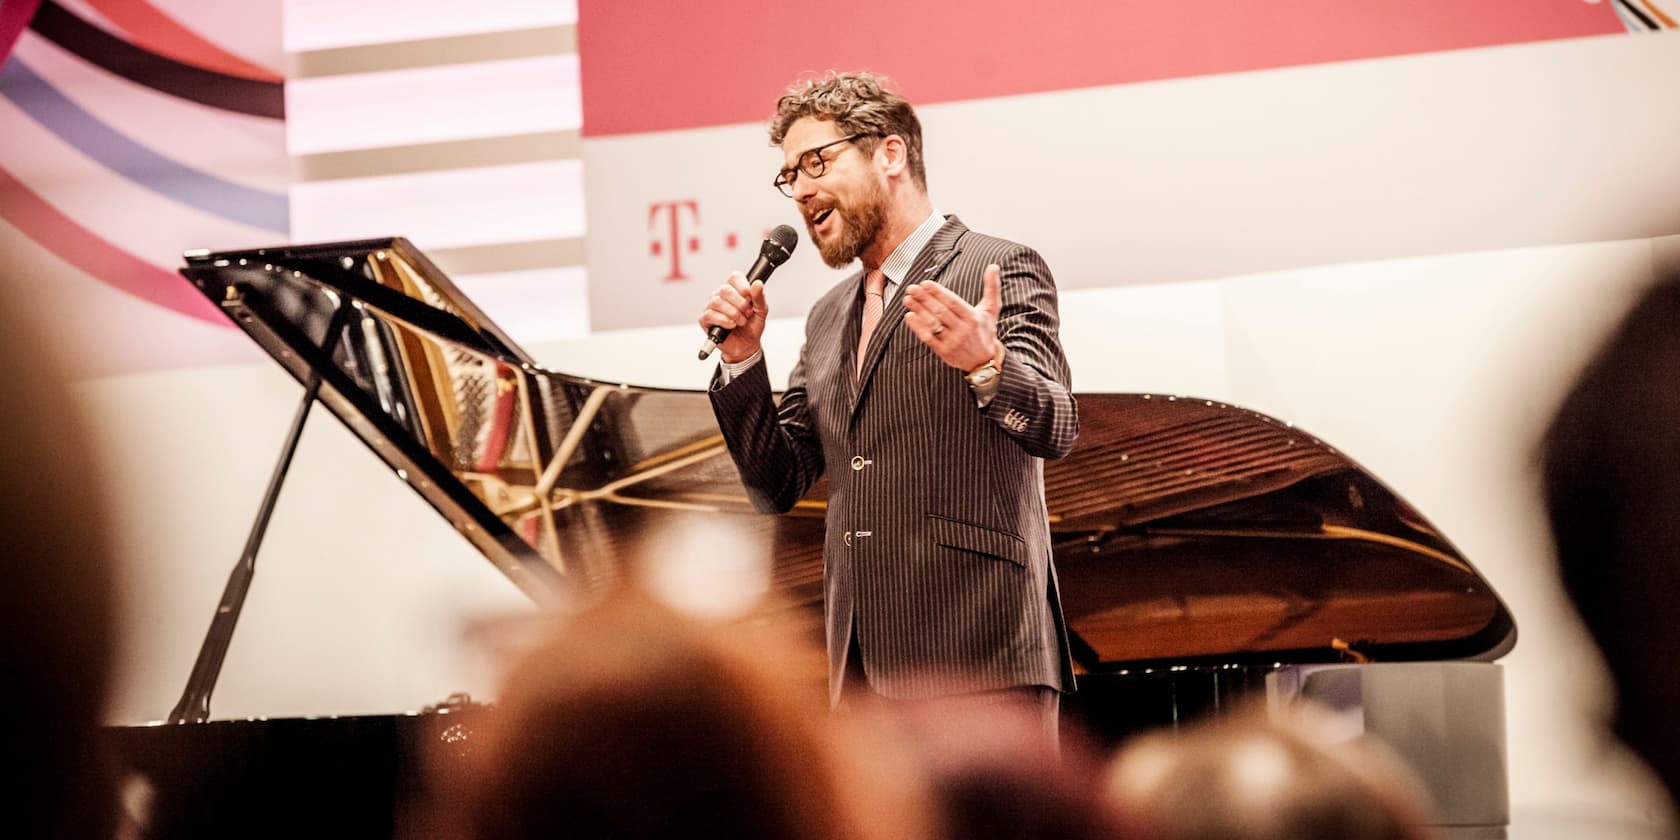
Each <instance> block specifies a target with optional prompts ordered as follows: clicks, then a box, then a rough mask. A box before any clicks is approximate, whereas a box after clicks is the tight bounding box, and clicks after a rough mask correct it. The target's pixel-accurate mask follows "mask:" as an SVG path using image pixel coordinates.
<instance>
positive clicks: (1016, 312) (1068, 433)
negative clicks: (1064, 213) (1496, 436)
mask: <svg viewBox="0 0 1680 840" xmlns="http://www.w3.org/2000/svg"><path fill="white" fill-rule="evenodd" d="M997 263H998V266H999V268H1000V269H1002V277H1001V279H1002V286H1003V288H1002V309H1001V311H1000V312H999V313H998V337H999V338H1000V339H1001V340H1002V341H1003V346H1004V356H1003V370H1002V371H1001V375H1000V376H999V377H998V390H997V394H996V395H994V396H993V397H992V400H991V402H989V403H987V404H986V409H985V411H986V415H987V417H989V418H991V420H992V421H993V422H995V423H997V424H998V425H999V426H1001V427H1002V428H1003V430H1004V431H1005V432H1007V433H1008V434H1009V435H1010V437H1012V438H1014V439H1015V441H1016V442H1017V443H1019V444H1020V445H1021V447H1022V448H1023V449H1025V450H1026V451H1027V452H1028V453H1029V454H1031V455H1034V456H1037V457H1039V458H1047V459H1055V458H1060V457H1062V456H1064V455H1066V454H1068V452H1070V451H1072V450H1073V444H1074V441H1075V440H1076V439H1078V437H1079V407H1078V405H1077V404H1076V403H1075V402H1074V399H1073V390H1072V389H1073V381H1072V373H1071V371H1070V370H1069V368H1068V363H1067V357H1066V356H1065V355H1064V354H1063V352H1062V342H1061V337H1060V327H1061V315H1060V313H1059V312H1058V311H1057V304H1056V282H1055V280H1054V279H1053V278H1052V277H1051V276H1050V267H1049V266H1048V265H1046V264H1045V262H1044V259H1043V258H1042V257H1040V256H1039V255H1038V253H1037V252H1036V251H1033V250H1032V249H1031V248H1025V247H1018V248H1017V249H1016V250H1014V251H1011V252H1010V253H1008V254H1007V255H1005V256H1004V257H1003V259H1000V260H997Z"/></svg>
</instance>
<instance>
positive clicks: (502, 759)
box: [420, 588, 922, 840]
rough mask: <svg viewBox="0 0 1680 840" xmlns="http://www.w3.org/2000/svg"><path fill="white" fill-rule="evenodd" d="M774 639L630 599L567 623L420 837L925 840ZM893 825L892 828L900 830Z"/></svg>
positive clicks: (906, 806)
mask: <svg viewBox="0 0 1680 840" xmlns="http://www.w3.org/2000/svg"><path fill="white" fill-rule="evenodd" d="M805 659H807V657H805V654H804V652H803V651H802V650H800V646H799V645H797V644H794V643H793V642H792V641H790V640H789V639H788V638H787V637H785V636H782V635H780V634H779V633H778V631H776V630H775V625H774V624H773V623H771V622H755V621H750V620H749V621H735V622H728V623H722V622H707V621H704V620H701V619H698V618H696V617H693V616H692V615H689V614H685V613H682V612H679V611H677V610H675V609H672V608H671V607H669V606H667V605H666V604H665V603H664V602H662V601H659V600H657V599H655V598H653V597H651V596H649V595H647V594H645V592H644V591H643V590H640V589H635V588H624V589H620V590H618V591H615V592H614V593H612V594H610V595H608V596H607V597H606V598H604V599H603V600H601V601H599V602H598V603H595V604H594V605H592V606H589V607H586V608H583V609H581V610H579V611H577V612H574V613H571V614H567V615H563V616H559V617H558V618H557V623H556V624H555V626H554V627H553V629H552V632H549V633H547V634H546V635H545V636H544V637H543V638H542V639H541V640H540V641H539V642H537V643H536V644H534V645H533V646H531V647H530V648H529V649H528V650H527V651H526V652H525V653H524V654H523V656H521V657H520V658H519V659H517V660H516V661H515V662H513V663H512V665H511V667H510V669H509V670H508V672H507V676H506V679H505V681H504V682H503V685H502V687H501V690H500V691H499V693H498V696H497V697H496V699H495V700H494V701H493V703H492V704H491V707H490V708H489V710H488V711H486V712H484V713H482V714H481V715H479V717H478V720H477V721H476V722H475V723H474V726H473V728H474V735H473V743H472V746H471V748H470V753H469V754H468V755H467V756H466V758H465V760H464V761H463V762H459V763H454V764H452V765H451V766H452V767H455V768H456V769H457V770H461V771H463V772H460V773H459V777H458V778H457V779H455V780H454V781H451V780H449V779H444V780H441V781H440V782H439V783H438V784H436V785H435V786H434V787H435V790H436V791H438V792H439V793H438V794H434V795H435V796H437V797H438V798H440V799H441V800H444V801H440V802H439V803H437V805H438V807H435V808H432V809H429V811H428V812H427V813H426V815H425V816H424V817H423V818H422V819H421V821H420V828H421V831H420V833H421V834H423V835H424V836H427V837H456V838H461V840H469V839H470V840H516V838H517V839H518V840H524V838H533V837H614V838H662V837H670V838H679V837H681V838H686V837H695V836H715V837H731V838H790V839H792V840H797V838H813V839H815V838H839V839H840V840H846V838H881V837H910V838H916V837H920V836H922V834H921V830H920V829H919V828H917V827H916V819H915V818H916V815H917V814H918V813H919V811H918V810H917V808H916V803H915V790H916V788H915V786H913V785H910V786H905V785H898V784H895V783H894V780H893V779H892V778H891V777H890V775H881V774H876V773H872V772H871V771H870V768H869V767H868V765H867V764H866V758H867V757H865V756H861V755H858V754H856V753H853V752H850V751H848V750H847V749H846V746H845V745H844V744H842V742H841V741H840V740H839V739H838V738H837V737H836V733H835V731H834V730H833V728H832V726H831V719H830V716H829V714H828V710H827V707H826V703H825V698H824V696H823V694H822V692H821V690H820V684H816V683H812V682H810V681H808V680H801V679H797V678H795V677H792V676H789V675H788V674H786V673H782V672H781V669H782V668H784V667H789V668H799V667H804V666H803V665H801V664H794V663H798V662H803V661H804V660H805ZM901 817H902V818H903V820H904V821H903V822H900V818H901Z"/></svg>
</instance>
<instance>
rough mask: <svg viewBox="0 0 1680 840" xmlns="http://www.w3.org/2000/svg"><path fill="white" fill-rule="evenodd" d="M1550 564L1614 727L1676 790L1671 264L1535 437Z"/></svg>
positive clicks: (1676, 442) (1679, 281) (1678, 694)
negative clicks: (1575, 617)
mask: <svg viewBox="0 0 1680 840" xmlns="http://www.w3.org/2000/svg"><path fill="white" fill-rule="evenodd" d="M1541 460H1542V484H1543V492H1544V494H1545V502H1546V509H1547V512H1548V515H1549V516H1550V519H1551V526H1552V533H1553V537H1554V540H1555V542H1556V548H1557V561H1558V571H1559V573H1560V575H1561V577H1562V581H1563V586H1564V589H1565V590H1566V591H1567V592H1568V594H1569V597H1570V598H1571V599H1572V601H1573V602H1574V605H1575V607H1576V610H1577V611H1578V612H1579V613H1580V616H1581V620H1582V621H1583V622H1584V623H1585V625H1586V628H1587V631H1588V632H1589V633H1590V634H1591V635H1592V638H1593V640H1594V641H1595V642H1596V643H1597V645H1598V648H1599V650H1600V651H1601V652H1602V653H1603V655H1604V661H1605V664H1606V665H1607V666H1608V667H1609V670H1610V675H1611V678H1612V680H1613V682H1614V684H1615V690H1616V710H1615V717H1614V723H1613V727H1614V730H1615V732H1616V734H1617V736H1618V737H1620V738H1621V739H1622V740H1623V741H1624V742H1626V743H1627V744H1628V745H1629V746H1630V747H1631V748H1632V749H1633V750H1634V751H1635V752H1636V753H1637V754H1638V755H1639V756H1640V757H1641V758H1643V759H1644V760H1645V762H1646V763H1647V764H1648V765H1649V766H1650V767H1651V768H1652V769H1653V770H1654V771H1655V772H1656V775H1657V776H1658V777H1659V778H1660V779H1661V781H1662V782H1663V784H1664V785H1665V786H1666V787H1667V788H1668V792H1669V794H1670V796H1671V797H1673V796H1676V795H1680V723H1677V722H1676V720H1675V714H1676V710H1680V655H1676V654H1675V653H1674V647H1673V644H1672V640H1671V639H1670V638H1669V635H1668V634H1669V633H1670V632H1671V631H1672V630H1673V627H1674V622H1673V615H1674V609H1675V607H1674V605H1675V604H1676V603H1680V269H1671V270H1670V271H1668V272H1667V273H1665V274H1663V275H1661V276H1660V277H1659V279H1658V280H1657V282H1656V283H1655V284H1654V285H1653V286H1651V287H1650V288H1649V289H1647V290H1646V291H1645V292H1644V293H1643V295H1642V296H1641V297H1640V298H1639V299H1638V300H1637V302H1636V303H1635V304H1634V306H1633V307H1632V308H1631V309H1630V310H1629V311H1628V313H1627V314H1626V315H1625V316H1624V318H1623V320H1622V321H1621V323H1620V324H1619V325H1618V327H1617V328H1616V329H1615V330H1614V331H1613V332H1612V333H1611V334H1610V336H1609V338H1608V339H1606V341H1605V342H1604V343H1603V345H1602V346H1601V347H1600V348H1599V350H1598V351H1597V353H1596V355H1595V356H1594V357H1593V358H1592V359H1591V361H1590V362H1589V363H1588V365H1587V366H1586V368H1585V369H1584V370H1583V371H1582V373H1581V374H1580V375H1579V376H1578V377H1577V379H1576V380H1575V382H1574V383H1573V385H1572V386H1571V388H1570V390H1569V391H1568V393H1567V395H1566V396H1565V398H1564V400H1563V403H1562V406H1561V407H1560V408H1559V409H1558V411H1557V414H1556V415H1555V416H1554V417H1553V419H1552V422H1551V425H1550V427H1549V429H1548V430H1547V432H1546V434H1545V437H1544V438H1543V441H1542V444H1541Z"/></svg>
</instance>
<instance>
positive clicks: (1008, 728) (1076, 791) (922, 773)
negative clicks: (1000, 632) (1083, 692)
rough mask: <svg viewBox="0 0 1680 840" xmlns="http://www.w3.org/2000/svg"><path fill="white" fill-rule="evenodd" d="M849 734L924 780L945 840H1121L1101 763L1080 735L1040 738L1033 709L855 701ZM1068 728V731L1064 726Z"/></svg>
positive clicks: (946, 701) (978, 702)
mask: <svg viewBox="0 0 1680 840" xmlns="http://www.w3.org/2000/svg"><path fill="white" fill-rule="evenodd" d="M841 721H842V722H843V724H844V725H845V726H846V727H847V728H848V731H849V732H851V733H852V734H853V737H854V738H858V739H860V740H862V741H864V742H867V743H871V744H872V749H873V750H875V751H877V754H879V755H883V756H890V757H891V763H892V764H894V765H896V766H902V767H909V768H914V769H913V772H914V774H915V775H916V776H919V777H920V778H922V779H924V780H925V784H926V786H927V790H928V803H929V806H930V807H929V811H930V815H931V819H932V823H933V827H934V828H935V830H936V831H937V834H936V836H938V837H941V838H946V840H994V838H995V840H1006V838H1007V840H1119V838H1123V837H1125V836H1127V835H1125V834H1123V833H1122V825H1121V823H1120V822H1119V821H1118V819H1117V818H1116V817H1115V815H1114V813H1113V811H1112V809H1111V806H1110V804H1109V802H1108V801H1107V799H1106V798H1105V796H1104V792H1103V788H1102V769H1103V762H1104V756H1103V754H1102V753H1100V752H1099V751H1098V749H1097V748H1096V747H1095V745H1094V744H1093V743H1092V741H1091V740H1090V739H1088V738H1086V737H1083V736H1082V734H1081V733H1078V732H1064V733H1063V735H1062V737H1061V739H1060V743H1059V744H1057V743H1054V742H1052V741H1050V740H1049V739H1047V738H1046V737H1045V733H1044V726H1043V718H1042V716H1041V715H1040V714H1039V713H1038V712H1037V710H1036V709H1032V708H1028V707H1023V706H1017V705H1008V704H1004V703H999V702H991V701H988V700H987V699H985V698H983V697H980V698H977V697H973V696H960V697H953V698H939V699H933V700H926V701H917V702H906V701H881V700H861V701H859V705H856V706H854V707H852V708H851V709H850V710H849V712H848V713H847V714H846V715H844V716H842V718H841ZM1069 729H1072V727H1069Z"/></svg>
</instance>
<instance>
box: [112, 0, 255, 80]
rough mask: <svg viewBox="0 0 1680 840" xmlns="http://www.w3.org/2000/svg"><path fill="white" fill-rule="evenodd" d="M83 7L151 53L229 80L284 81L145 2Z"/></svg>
mask: <svg viewBox="0 0 1680 840" xmlns="http://www.w3.org/2000/svg"><path fill="white" fill-rule="evenodd" d="M87 3H88V5H90V6H92V7H93V8H94V9H96V10H98V11H99V13H100V14H102V15H104V16H105V17H106V19H107V20H109V21H111V22H112V23H114V24H116V25H117V26H119V27H121V28H122V30H123V31H124V32H127V33H128V34H129V35H130V36H132V37H133V38H134V42H135V43H136V44H138V45H139V46H142V47H145V48H146V49H148V50H151V51H152V52H155V53H158V54H160V55H166V56H168V57H170V58H173V59H175V60H176V61H181V62H185V63H187V64H191V65H193V66H195V67H202V68H204V69H205V70H214V71H216V72H218V73H225V74H227V75H229V76H239V77H241V78H245V79H254V80H257V81H263V82H279V81H284V80H283V79H282V78H281V77H280V76H278V75H276V74H275V73H274V71H273V70H270V69H268V68H267V67H263V66H262V65H260V64H253V63H251V62H250V61H247V60H245V59H243V58H240V57H239V56H237V55H234V54H233V53H230V52H228V51H227V50H224V49H222V48H221V47H218V46H216V45H215V44H213V43H211V42H209V41H207V40H205V39H204V37H203V36H201V35H199V34H198V33H197V32H194V31H192V30H191V29H188V28H187V27H185V26H182V25H181V24H180V23H179V22H178V21H176V20H175V19H174V18H172V17H170V16H168V15H166V14H164V13H163V12H161V11H159V10H158V8H157V7H156V6H153V5H152V4H150V3H147V2H145V0H87Z"/></svg>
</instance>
